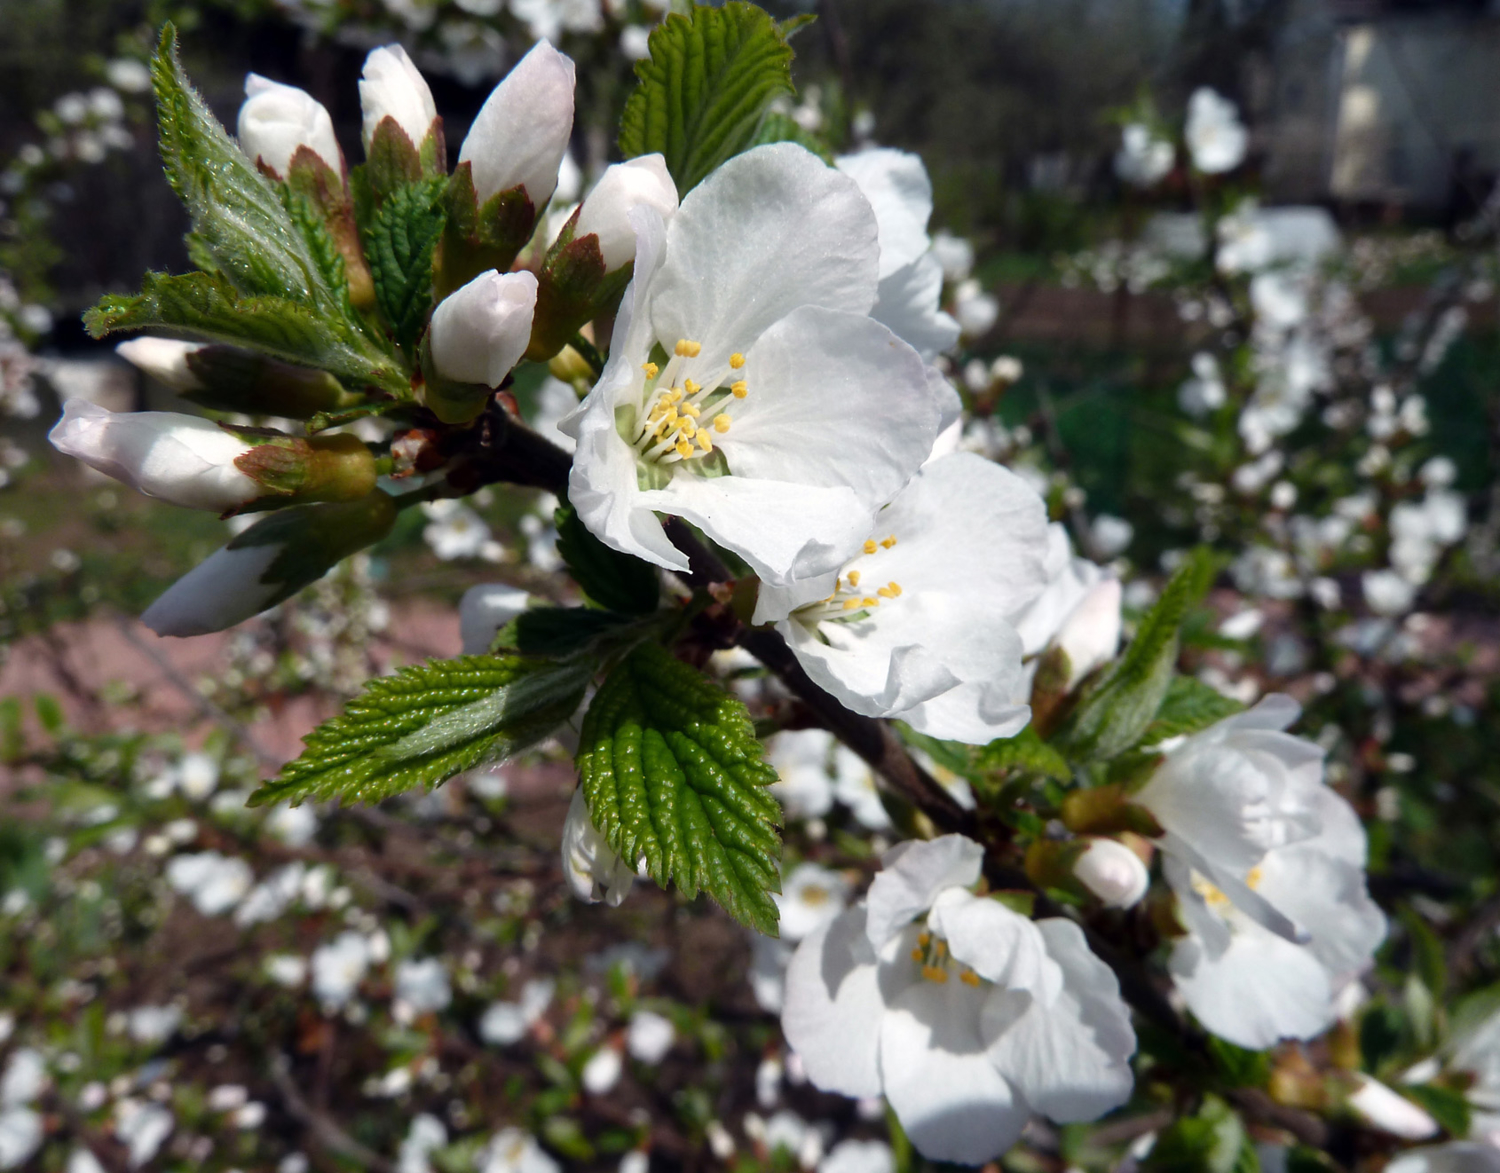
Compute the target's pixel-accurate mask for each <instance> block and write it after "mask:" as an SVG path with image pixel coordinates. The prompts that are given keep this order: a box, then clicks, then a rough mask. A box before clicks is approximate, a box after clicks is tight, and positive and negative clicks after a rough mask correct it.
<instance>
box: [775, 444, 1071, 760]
mask: <svg viewBox="0 0 1500 1173" xmlns="http://www.w3.org/2000/svg"><path fill="white" fill-rule="evenodd" d="M866 532H867V533H868V534H869V535H870V536H869V537H867V539H866V541H865V544H864V547H863V550H862V552H861V553H860V554H858V555H856V556H855V557H854V558H853V559H851V560H850V561H849V562H847V563H845V564H844V566H842V567H841V568H840V569H838V570H836V571H833V572H832V573H830V574H827V575H823V576H820V577H817V578H810V579H806V580H803V581H801V582H796V583H792V584H791V585H789V586H786V587H772V586H768V585H763V586H762V587H761V591H760V596H759V600H758V602H757V604H756V610H755V616H754V619H755V622H758V623H764V622H768V621H769V622H774V623H775V624H776V629H777V630H778V631H779V632H781V634H782V635H783V636H784V637H785V638H786V640H787V643H788V644H789V645H790V647H791V649H792V651H793V653H794V654H795V655H796V656H797V659H798V661H799V662H800V663H801V664H802V666H803V668H804V669H805V670H806V671H807V673H808V675H809V676H811V677H812V678H813V680H815V681H816V682H817V683H818V684H819V686H821V687H822V688H825V689H827V690H828V691H829V692H831V693H832V694H833V695H834V696H836V697H837V698H838V699H839V700H840V701H841V702H842V703H844V704H845V705H847V706H849V707H850V708H852V709H854V711H856V712H859V713H864V714H866V715H868V716H875V717H890V716H896V717H899V718H900V719H901V720H904V721H906V722H908V723H909V724H911V725H912V726H913V727H914V728H916V729H918V730H920V731H921V732H924V733H928V734H930V735H931V736H933V737H942V738H951V739H957V740H962V741H968V742H972V743H975V744H987V743H988V742H989V741H991V740H993V739H994V738H996V737H1009V736H1011V735H1013V734H1014V733H1016V732H1017V731H1019V730H1020V729H1021V728H1022V727H1023V726H1024V725H1025V723H1026V721H1027V720H1028V719H1029V710H1028V709H1027V707H1026V706H1025V705H1023V704H1018V703H1016V701H1015V700H1014V698H1015V697H1016V696H1018V695H1019V694H1020V692H1021V680H1022V667H1021V655H1022V640H1021V636H1020V635H1019V634H1018V632H1017V629H1016V624H1017V622H1018V619H1019V616H1020V615H1021V613H1022V612H1023V611H1024V609H1025V608H1026V607H1027V606H1028V605H1030V604H1031V603H1032V602H1033V601H1034V600H1035V599H1036V598H1037V596H1038V595H1039V594H1040V592H1041V590H1042V587H1043V585H1044V582H1045V580H1044V578H1043V566H1042V554H1043V552H1044V551H1045V550H1046V545H1047V535H1046V511H1045V508H1044V507H1043V505H1042V502H1041V499H1040V498H1039V497H1038V496H1037V495H1036V494H1035V493H1034V492H1033V491H1032V490H1031V489H1030V488H1029V487H1028V486H1027V485H1026V484H1025V482H1023V481H1022V480H1021V479H1020V478H1019V477H1017V476H1016V475H1015V474H1014V473H1012V472H1010V471H1009V470H1007V469H1004V468H1001V467H1000V466H999V465H995V464H991V463H990V462H989V461H986V460H984V459H982V458H980V457H977V456H973V455H970V454H969V453H964V452H960V453H955V454H953V455H952V456H946V457H943V458H942V459H941V460H938V461H934V462H933V463H932V464H929V465H927V466H926V467H924V468H923V469H922V470H921V471H920V472H919V473H918V474H917V475H916V476H915V477H914V478H912V480H911V483H910V484H908V485H907V487H906V488H905V489H903V490H902V491H901V492H900V493H899V494H898V495H897V496H896V498H895V500H894V501H892V502H891V504H890V505H889V506H887V507H886V508H885V509H884V510H883V511H882V512H881V513H880V514H879V515H878V516H877V518H876V519H875V522H874V525H872V526H871V528H870V530H868V531H866Z"/></svg>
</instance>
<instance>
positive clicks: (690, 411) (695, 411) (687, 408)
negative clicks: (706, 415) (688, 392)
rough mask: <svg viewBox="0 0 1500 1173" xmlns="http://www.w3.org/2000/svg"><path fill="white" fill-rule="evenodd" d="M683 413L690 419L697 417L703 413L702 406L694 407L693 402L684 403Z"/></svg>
mask: <svg viewBox="0 0 1500 1173" xmlns="http://www.w3.org/2000/svg"><path fill="white" fill-rule="evenodd" d="M682 414H683V415H685V416H687V417H688V418H690V419H697V418H698V417H699V416H700V415H701V414H703V413H702V410H701V409H700V408H696V407H694V406H693V405H692V404H691V403H684V404H683V405H682Z"/></svg>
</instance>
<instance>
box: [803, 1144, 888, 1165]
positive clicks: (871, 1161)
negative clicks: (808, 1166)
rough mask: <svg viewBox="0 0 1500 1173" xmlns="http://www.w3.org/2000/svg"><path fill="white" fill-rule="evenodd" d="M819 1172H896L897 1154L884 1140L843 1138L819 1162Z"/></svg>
mask: <svg viewBox="0 0 1500 1173" xmlns="http://www.w3.org/2000/svg"><path fill="white" fill-rule="evenodd" d="M818 1173H896V1154H895V1153H894V1152H893V1151H892V1150H891V1146H890V1145H888V1144H886V1143H885V1141H883V1140H841V1141H839V1143H838V1144H836V1145H834V1146H833V1148H831V1149H829V1150H828V1155H827V1156H825V1157H824V1158H823V1159H822V1160H821V1161H819V1162H818Z"/></svg>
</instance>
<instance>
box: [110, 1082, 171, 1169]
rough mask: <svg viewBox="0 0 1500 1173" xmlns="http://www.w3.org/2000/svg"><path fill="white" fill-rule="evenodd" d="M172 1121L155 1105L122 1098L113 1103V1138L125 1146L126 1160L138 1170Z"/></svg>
mask: <svg viewBox="0 0 1500 1173" xmlns="http://www.w3.org/2000/svg"><path fill="white" fill-rule="evenodd" d="M175 1125H176V1121H175V1119H174V1118H173V1116H172V1113H171V1112H169V1111H167V1109H165V1108H163V1107H162V1106H161V1105H159V1104H147V1103H142V1102H141V1101H140V1100H135V1099H124V1100H120V1101H118V1102H117V1103H116V1104H115V1120H114V1131H115V1138H116V1139H117V1140H119V1141H120V1142H121V1143H122V1144H123V1145H124V1146H125V1148H126V1150H127V1151H126V1160H127V1161H128V1162H129V1164H130V1167H131V1168H132V1169H139V1168H140V1167H141V1166H142V1165H144V1164H145V1163H146V1162H147V1161H149V1160H151V1158H152V1157H154V1156H156V1154H157V1153H158V1152H159V1151H160V1150H161V1146H162V1143H163V1142H164V1141H165V1140H166V1139H167V1137H168V1136H170V1135H171V1133H172V1129H173V1128H174V1127H175Z"/></svg>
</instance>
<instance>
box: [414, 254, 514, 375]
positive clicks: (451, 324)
mask: <svg viewBox="0 0 1500 1173" xmlns="http://www.w3.org/2000/svg"><path fill="white" fill-rule="evenodd" d="M536 288H537V282H536V277H535V276H533V275H532V274H531V273H527V272H520V273H496V272H494V271H493V270H491V271H489V272H486V273H481V274H480V275H479V276H478V277H476V278H474V280H472V281H470V282H469V283H468V284H467V285H465V286H464V287H463V288H462V289H460V290H458V291H457V292H456V293H453V294H450V295H449V296H448V297H446V298H444V299H443V301H442V302H441V303H440V304H439V305H438V307H437V309H435V310H433V312H432V329H431V333H430V336H429V344H430V346H431V350H432V364H433V367H434V369H435V370H436V371H437V373H438V374H439V375H440V376H442V377H443V378H445V379H451V380H453V381H454V382H457V383H472V384H479V385H482V386H485V387H498V386H499V385H500V384H501V383H502V382H503V381H504V379H505V376H506V375H508V374H510V371H511V368H512V367H514V366H515V365H516V363H518V362H519V361H520V360H521V355H522V354H524V353H525V351H526V343H527V342H528V341H529V340H530V338H531V317H532V313H533V312H534V311H535V309H536Z"/></svg>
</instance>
